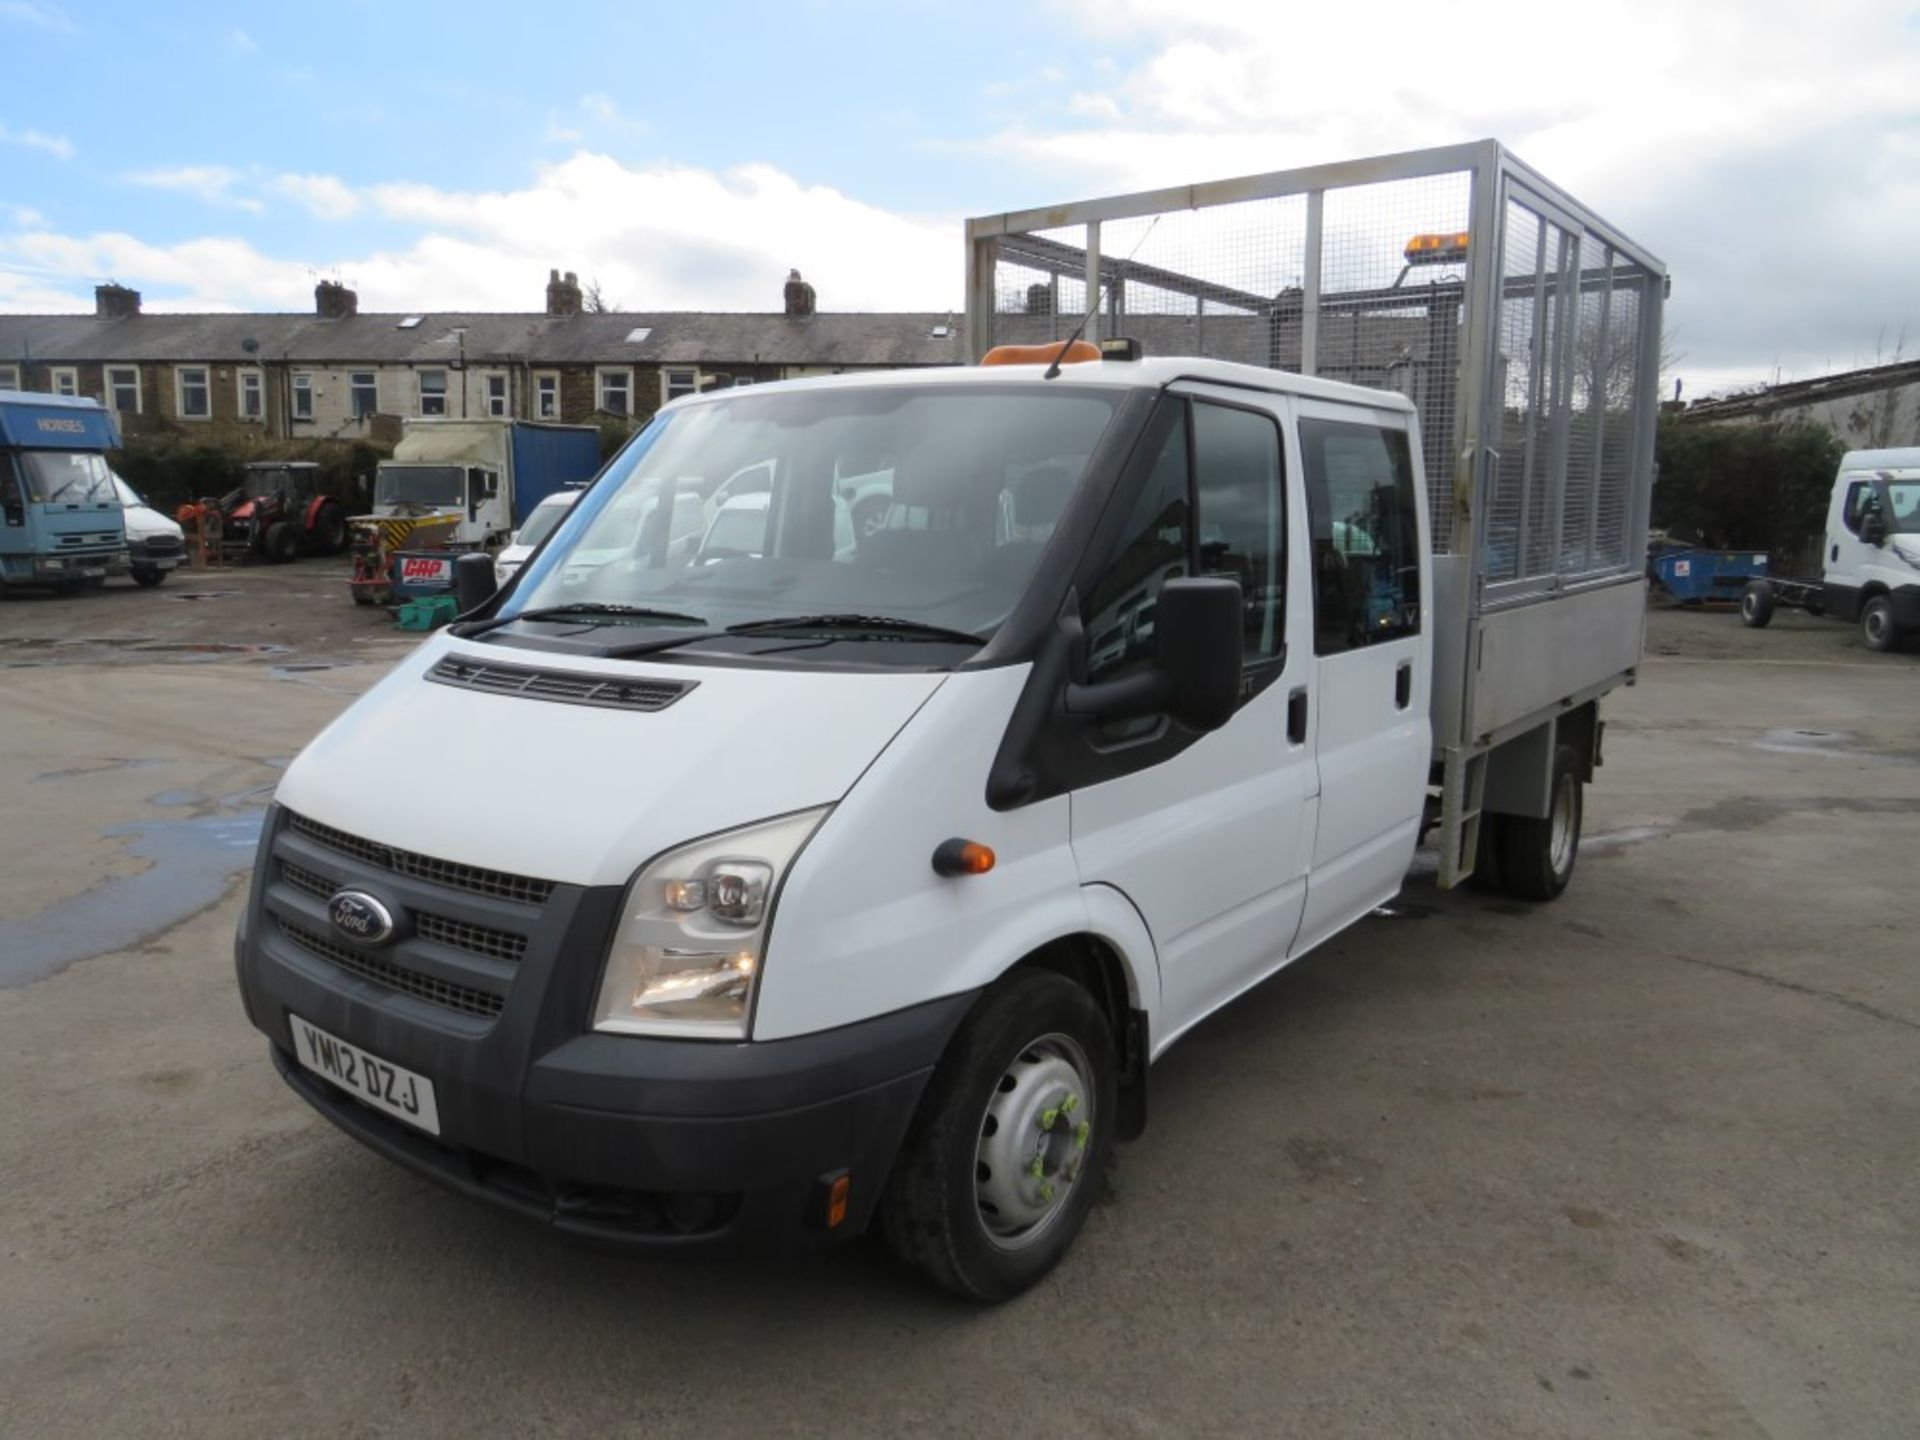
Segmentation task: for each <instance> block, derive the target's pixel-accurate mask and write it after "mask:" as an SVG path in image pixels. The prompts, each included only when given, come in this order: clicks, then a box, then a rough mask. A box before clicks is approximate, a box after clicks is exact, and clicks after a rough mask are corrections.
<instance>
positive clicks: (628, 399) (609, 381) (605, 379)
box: [598, 370, 633, 415]
mask: <svg viewBox="0 0 1920 1440" xmlns="http://www.w3.org/2000/svg"><path fill="white" fill-rule="evenodd" d="M598 374H599V379H600V408H601V409H602V410H604V411H606V412H607V414H609V415H631V414H632V413H633V372H632V371H631V370H602V371H600V372H598Z"/></svg>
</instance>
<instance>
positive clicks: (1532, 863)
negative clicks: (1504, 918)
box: [1500, 745, 1585, 900]
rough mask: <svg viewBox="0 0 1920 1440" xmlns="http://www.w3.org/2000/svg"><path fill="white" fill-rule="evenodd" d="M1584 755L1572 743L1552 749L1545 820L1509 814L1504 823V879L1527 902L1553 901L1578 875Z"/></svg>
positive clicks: (1513, 891)
mask: <svg viewBox="0 0 1920 1440" xmlns="http://www.w3.org/2000/svg"><path fill="white" fill-rule="evenodd" d="M1581 790H1582V786H1581V782H1580V756H1579V753H1578V752H1577V751H1576V750H1575V749H1574V748H1573V747H1572V746H1571V745H1562V746H1559V747H1558V748H1557V749H1555V751H1554V752H1553V783H1552V787H1551V789H1550V792H1549V793H1550V795H1551V801H1550V804H1549V806H1548V810H1547V814H1546V817H1545V818H1544V819H1536V818H1535V817H1533V816H1531V815H1505V816H1502V817H1501V821H1500V865H1501V876H1502V883H1503V884H1504V885H1505V887H1506V891H1507V893H1508V894H1509V895H1515V896H1518V897H1519V898H1520V899H1522V900H1554V899H1558V898H1559V895H1560V892H1561V891H1563V890H1565V889H1566V888H1567V882H1568V881H1569V880H1571V879H1573V862H1574V861H1575V860H1577V859H1579V857H1580V820H1581V814H1582V812H1583V810H1584V809H1585V806H1584V805H1583V804H1582V800H1581Z"/></svg>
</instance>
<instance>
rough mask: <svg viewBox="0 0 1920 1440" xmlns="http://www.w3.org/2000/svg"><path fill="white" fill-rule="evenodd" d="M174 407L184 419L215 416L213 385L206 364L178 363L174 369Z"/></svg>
mask: <svg viewBox="0 0 1920 1440" xmlns="http://www.w3.org/2000/svg"><path fill="white" fill-rule="evenodd" d="M173 385H174V402H175V404H174V408H175V410H177V411H178V412H179V415H180V418H181V419H182V420H210V419H212V418H213V387H212V385H211V384H210V383H209V381H208V377H207V367H206V366H204V365H176V366H175V367H174V370H173Z"/></svg>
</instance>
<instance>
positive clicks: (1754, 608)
mask: <svg viewBox="0 0 1920 1440" xmlns="http://www.w3.org/2000/svg"><path fill="white" fill-rule="evenodd" d="M1759 612H1760V602H1759V601H1758V600H1756V599H1755V598H1754V597H1753V596H1751V595H1743V596H1741V597H1740V613H1741V614H1742V615H1744V616H1745V617H1746V618H1747V619H1749V620H1751V619H1752V618H1753V617H1754V616H1755V615H1757V614H1758V613H1759Z"/></svg>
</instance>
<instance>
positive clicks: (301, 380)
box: [293, 375, 313, 420]
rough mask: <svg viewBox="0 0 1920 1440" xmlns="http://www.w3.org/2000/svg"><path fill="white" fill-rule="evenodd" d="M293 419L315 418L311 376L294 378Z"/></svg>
mask: <svg viewBox="0 0 1920 1440" xmlns="http://www.w3.org/2000/svg"><path fill="white" fill-rule="evenodd" d="M293 418H294V419H296V420H311V419H312V418H313V377H312V376H311V375H296V376H294V377H293Z"/></svg>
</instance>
